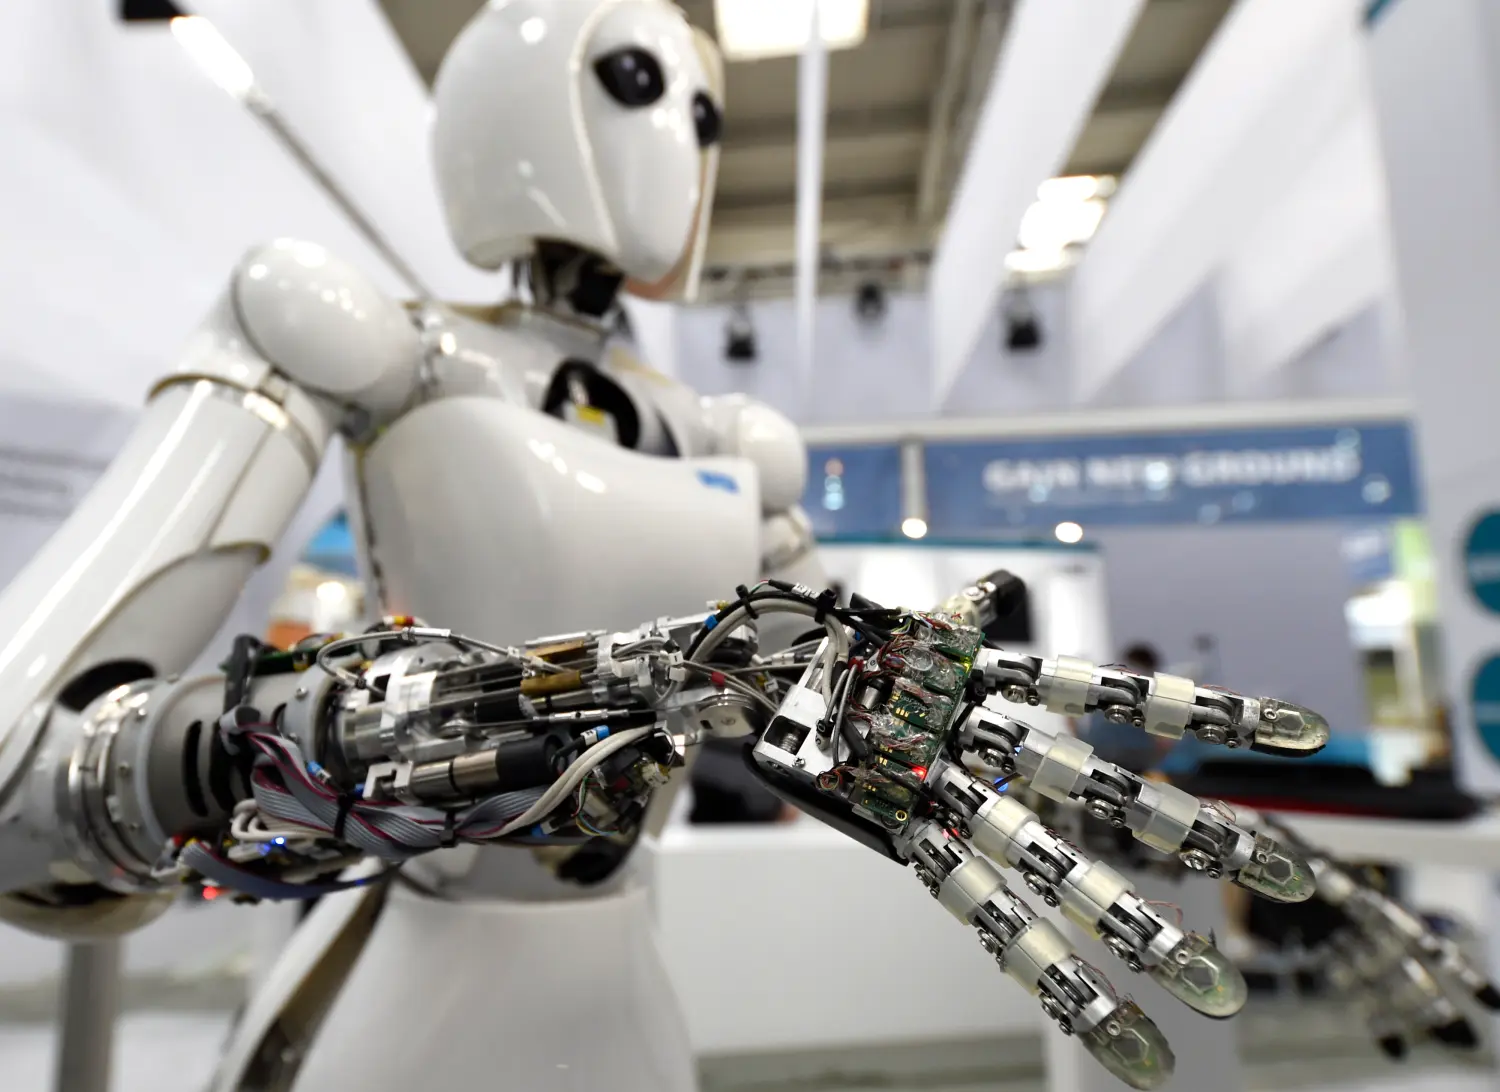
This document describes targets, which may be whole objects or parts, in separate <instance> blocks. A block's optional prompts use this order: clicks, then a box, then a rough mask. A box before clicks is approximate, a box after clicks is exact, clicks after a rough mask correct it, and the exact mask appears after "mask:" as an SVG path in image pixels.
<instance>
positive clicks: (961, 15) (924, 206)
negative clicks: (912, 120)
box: [916, 0, 979, 224]
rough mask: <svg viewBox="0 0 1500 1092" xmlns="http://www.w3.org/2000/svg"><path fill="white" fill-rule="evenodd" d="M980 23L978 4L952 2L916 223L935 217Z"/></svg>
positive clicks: (968, 0) (920, 178) (970, 0)
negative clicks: (965, 73)
mask: <svg viewBox="0 0 1500 1092" xmlns="http://www.w3.org/2000/svg"><path fill="white" fill-rule="evenodd" d="M978 21H979V0H954V5H953V19H952V21H951V22H950V23H949V24H948V40H947V42H946V43H945V45H944V46H943V71H942V75H941V76H939V77H938V85H937V90H936V91H934V92H933V95H932V104H931V108H930V111H929V113H930V116H929V118H928V122H927V144H926V146H925V147H924V148H923V149H922V167H921V170H920V173H919V174H918V175H917V212H916V215H917V221H918V222H919V223H923V224H928V223H931V222H932V221H933V219H934V218H935V217H936V215H937V207H938V196H939V187H940V186H941V185H942V179H943V167H944V166H945V165H946V164H947V162H948V140H949V136H950V134H951V133H952V132H953V124H952V120H953V111H954V110H955V109H956V108H957V106H958V96H959V92H960V91H962V90H963V86H964V70H965V68H966V65H965V64H964V61H965V59H966V58H967V57H968V55H969V54H970V53H971V52H972V51H973V49H974V28H975V26H976V24H977V23H978Z"/></svg>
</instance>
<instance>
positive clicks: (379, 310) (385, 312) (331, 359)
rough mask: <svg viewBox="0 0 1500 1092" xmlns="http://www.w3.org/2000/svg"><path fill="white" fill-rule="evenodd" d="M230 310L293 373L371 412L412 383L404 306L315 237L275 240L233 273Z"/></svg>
mask: <svg viewBox="0 0 1500 1092" xmlns="http://www.w3.org/2000/svg"><path fill="white" fill-rule="evenodd" d="M233 284H234V288H233V299H234V307H235V311H236V314H237V317H238V319H239V321H240V323H241V325H242V326H243V328H244V331H245V334H246V336H247V337H248V338H249V339H250V342H251V344H252V345H254V346H255V348H256V349H257V350H258V351H259V354H260V355H261V356H263V357H264V358H265V359H266V360H267V361H269V362H270V363H271V364H273V365H275V366H276V368H277V369H278V370H279V371H281V372H282V373H284V374H285V375H287V376H288V377H290V378H291V379H292V380H294V381H296V382H298V383H300V384H302V385H304V386H306V387H308V388H310V389H312V390H314V391H320V392H323V393H325V394H328V395H332V396H333V397H335V398H337V399H338V400H339V401H341V402H347V403H353V404H356V405H358V406H359V407H360V408H361V409H364V410H366V411H368V412H370V413H372V414H374V415H376V416H377V417H385V416H389V415H390V414H392V413H394V412H395V411H397V410H399V409H400V408H401V407H402V406H403V405H404V404H405V403H406V401H407V399H408V398H409V397H410V396H411V392H412V390H413V388H414V387H415V386H416V380H417V367H418V364H419V362H420V360H421V357H422V345H421V341H420V339H419V337H418V335H417V330H416V327H414V326H413V325H412V322H411V319H410V317H409V316H408V315H407V313H406V309H405V308H404V307H402V305H401V304H400V303H398V302H397V301H395V300H393V299H391V298H390V297H389V296H387V295H385V293H383V292H382V291H381V290H380V289H379V288H377V287H376V286H375V284H374V282H373V281H371V280H370V278H369V277H367V276H366V275H365V274H364V273H362V272H361V271H360V270H358V269H356V268H355V267H354V266H352V265H350V264H349V263H348V262H345V261H343V260H342V259H341V258H338V257H335V256H334V255H332V254H330V253H329V252H328V251H327V250H325V249H324V248H323V247H321V246H319V245H318V244H316V243H307V242H302V241H300V240H297V239H277V240H276V241H275V242H273V243H270V244H268V245H266V246H262V247H257V248H256V249H254V250H252V251H251V252H250V253H249V254H247V255H246V256H245V259H244V261H242V262H241V263H240V266H239V268H238V269H237V270H236V271H235V276H234V281H233Z"/></svg>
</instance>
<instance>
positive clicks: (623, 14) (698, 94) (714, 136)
mask: <svg viewBox="0 0 1500 1092" xmlns="http://www.w3.org/2000/svg"><path fill="white" fill-rule="evenodd" d="M722 83H723V69H722V66H721V63H720V61H719V58H718V50H717V48H716V47H715V46H714V44H713V43H712V41H710V40H709V39H708V38H707V37H706V36H705V35H702V34H701V33H699V32H697V31H695V30H694V29H693V28H692V27H691V26H689V25H688V22H687V20H686V19H685V18H684V17H683V15H682V13H681V11H680V10H678V8H677V7H676V6H675V5H674V4H671V3H668V2H667V0H489V3H487V4H486V5H485V6H484V8H482V9H481V10H480V12H479V13H478V14H477V15H476V16H475V17H474V18H473V20H472V21H470V23H469V25H468V26H467V27H465V28H464V30H463V32H462V33H460V34H459V36H458V38H457V39H456V40H455V41H454V43H453V45H452V47H451V48H450V49H449V51H448V54H447V56H446V57H445V58H444V59H443V64H442V68H441V70H440V71H439V72H438V76H437V81H436V83H435V85H434V88H433V97H434V104H435V108H436V117H435V119H434V123H433V152H434V159H435V160H436V164H437V176H438V188H439V191H440V193H441V195H442V198H443V204H444V207H445V209H446V212H447V217H448V228H449V231H450V233H451V234H452V236H453V239H454V242H455V243H456V244H457V245H458V248H459V249H460V250H461V251H462V252H463V254H464V256H465V257H466V258H467V259H468V260H469V261H470V262H472V263H473V264H475V265H477V266H480V267H481V268H485V269H495V268H498V267H499V266H501V265H503V264H504V263H505V262H507V261H509V260H511V259H513V258H519V257H523V256H525V255H528V254H530V253H531V252H532V250H533V249H534V247H535V245H536V243H537V242H538V241H539V240H551V241H559V242H565V243H571V244H573V245H574V246H577V247H580V248H582V249H584V250H587V251H590V252H592V253H595V254H598V255H599V256H601V257H603V258H604V259H606V260H607V261H609V262H610V263H612V264H613V265H615V266H616V267H617V268H619V269H620V271H621V272H622V273H624V274H625V277H626V278H627V279H626V283H625V288H626V290H627V291H630V292H634V293H635V294H637V295H642V296H647V297H650V298H655V299H669V298H690V297H691V295H692V293H693V291H694V289H695V288H696V282H697V275H698V268H699V266H700V265H701V262H702V256H703V244H704V240H705V239H706V237H707V229H708V219H709V206H710V203H711V201H712V199H713V188H714V180H715V177H716V173H717V170H718V138H719V129H720V126H721V120H722V114H721V105H720V104H721V103H722V101H723V95H722Z"/></svg>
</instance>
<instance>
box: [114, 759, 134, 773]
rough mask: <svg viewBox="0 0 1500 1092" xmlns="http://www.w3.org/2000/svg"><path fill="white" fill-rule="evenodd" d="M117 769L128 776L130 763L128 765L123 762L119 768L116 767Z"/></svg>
mask: <svg viewBox="0 0 1500 1092" xmlns="http://www.w3.org/2000/svg"><path fill="white" fill-rule="evenodd" d="M115 769H116V770H117V771H118V772H119V773H122V774H128V773H129V772H130V763H128V762H122V763H120V764H119V765H118V766H116V767H115Z"/></svg>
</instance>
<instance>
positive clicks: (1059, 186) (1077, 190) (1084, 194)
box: [1036, 174, 1116, 202]
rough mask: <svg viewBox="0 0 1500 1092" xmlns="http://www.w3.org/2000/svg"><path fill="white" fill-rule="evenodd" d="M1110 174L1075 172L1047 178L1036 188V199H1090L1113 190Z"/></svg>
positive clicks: (1113, 184) (1107, 194) (1108, 194)
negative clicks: (1062, 176)
mask: <svg viewBox="0 0 1500 1092" xmlns="http://www.w3.org/2000/svg"><path fill="white" fill-rule="evenodd" d="M1115 185H1116V183H1115V176H1114V175H1112V174H1075V175H1069V176H1068V177H1066V178H1049V179H1047V181H1045V182H1043V183H1042V184H1041V185H1040V186H1038V187H1037V188H1036V199H1037V200H1038V201H1074V202H1076V201H1090V200H1092V199H1093V198H1095V197H1108V196H1110V195H1111V194H1113V193H1114V192H1115Z"/></svg>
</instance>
